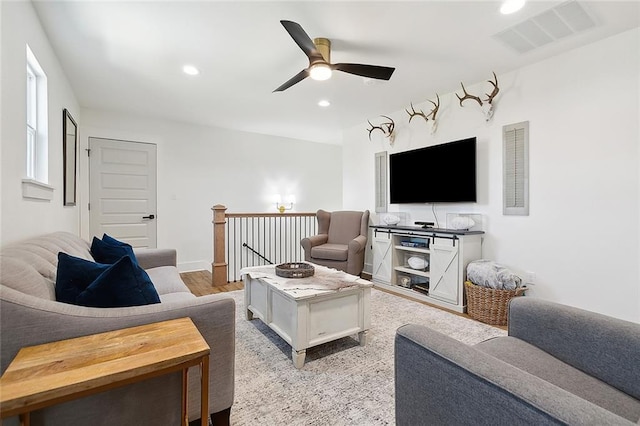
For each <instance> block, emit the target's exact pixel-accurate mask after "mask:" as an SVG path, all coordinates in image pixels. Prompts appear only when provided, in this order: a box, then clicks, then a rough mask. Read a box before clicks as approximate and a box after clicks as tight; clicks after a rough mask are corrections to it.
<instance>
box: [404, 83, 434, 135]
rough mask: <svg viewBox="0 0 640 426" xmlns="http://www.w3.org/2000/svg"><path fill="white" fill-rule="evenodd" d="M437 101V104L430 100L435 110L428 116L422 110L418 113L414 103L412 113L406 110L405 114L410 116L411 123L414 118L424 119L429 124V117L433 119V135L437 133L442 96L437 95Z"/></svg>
mask: <svg viewBox="0 0 640 426" xmlns="http://www.w3.org/2000/svg"><path fill="white" fill-rule="evenodd" d="M436 99H437V103H436V102H433V101H432V100H430V99H429V102H431V103H432V104H433V109H432V110H431V111H429V113H428V114H425V113H424V111H422V110H418V111H416V109H415V107H414V106H413V102H412V103H411V111H409V110H408V109H405V112H406V113H407V114H409V123H411V120H413V117H418V116H419V117H422V118H424V121H426V122H429V117H431V120H432V121H433V123H432V124H431V133H432V134H433V133H434V132H435V131H436V125H437V123H436V116H437V114H438V110H439V109H440V96H439V95H438V94H437V93H436Z"/></svg>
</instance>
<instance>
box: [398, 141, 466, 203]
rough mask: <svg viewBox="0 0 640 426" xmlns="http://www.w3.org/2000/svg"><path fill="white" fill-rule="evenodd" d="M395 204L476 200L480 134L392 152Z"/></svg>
mask: <svg viewBox="0 0 640 426" xmlns="http://www.w3.org/2000/svg"><path fill="white" fill-rule="evenodd" d="M389 186H390V188H389V192H390V202H391V204H407V203H456V202H475V201H476V138H468V139H462V140H459V141H454V142H449V143H443V144H440V145H433V146H428V147H425V148H419V149H414V150H411V151H404V152H398V153H395V154H391V155H390V156H389Z"/></svg>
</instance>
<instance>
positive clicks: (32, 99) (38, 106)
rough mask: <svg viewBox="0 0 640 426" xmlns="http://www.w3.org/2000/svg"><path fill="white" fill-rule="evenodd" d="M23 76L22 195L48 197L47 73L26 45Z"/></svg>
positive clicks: (49, 191)
mask: <svg viewBox="0 0 640 426" xmlns="http://www.w3.org/2000/svg"><path fill="white" fill-rule="evenodd" d="M26 80H27V87H26V108H27V111H26V141H25V154H26V155H25V158H26V164H25V178H26V179H23V181H22V196H23V197H25V198H35V199H44V200H51V199H52V198H53V188H52V187H51V186H49V185H48V182H49V158H48V157H49V143H48V118H47V117H48V112H47V76H46V75H45V73H44V71H43V70H42V67H41V66H40V64H39V63H38V60H37V59H36V57H35V55H34V54H33V52H32V51H31V49H30V48H29V46H27V69H26Z"/></svg>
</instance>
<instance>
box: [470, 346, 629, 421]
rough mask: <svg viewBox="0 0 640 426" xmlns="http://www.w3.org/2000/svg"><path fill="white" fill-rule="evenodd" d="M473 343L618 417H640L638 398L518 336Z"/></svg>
mask: <svg viewBox="0 0 640 426" xmlns="http://www.w3.org/2000/svg"><path fill="white" fill-rule="evenodd" d="M474 347H475V348H477V349H479V350H481V351H482V352H485V353H487V354H489V355H492V356H494V357H495V358H498V359H500V360H502V361H504V362H507V363H508V364H511V365H513V366H514V367H517V368H519V369H521V370H523V371H526V372H527V373H530V374H532V375H534V376H536V377H539V378H541V379H543V380H545V381H547V382H549V383H551V384H553V385H555V386H558V387H559V388H562V389H564V390H566V391H568V392H571V393H572V394H574V395H577V396H579V397H580V398H583V399H585V400H587V401H589V402H591V403H593V404H596V405H598V406H600V407H602V408H604V409H606V410H609V411H611V412H613V413H616V414H617V415H619V416H621V417H624V418H626V419H628V420H631V421H633V422H636V421H638V419H640V401H638V400H637V399H635V398H633V397H632V396H630V395H628V394H626V393H624V392H622V391H619V390H618V389H616V388H614V387H613V386H610V385H608V384H607V383H604V382H602V381H600V380H598V379H596V378H595V377H593V376H590V375H588V374H586V373H584V372H582V371H581V370H578V369H577V368H575V367H572V366H571V365H569V364H566V363H564V362H562V361H560V360H559V359H557V358H555V357H554V356H552V355H549V354H548V353H547V352H544V351H543V350H541V349H539V348H537V347H535V346H533V345H530V344H529V343H526V342H524V341H522V340H520V339H518V338H515V337H510V336H505V337H497V338H494V339H489V340H486V341H484V342H481V343H478V344H477V345H475V346H474ZM611 362H616V361H615V360H611Z"/></svg>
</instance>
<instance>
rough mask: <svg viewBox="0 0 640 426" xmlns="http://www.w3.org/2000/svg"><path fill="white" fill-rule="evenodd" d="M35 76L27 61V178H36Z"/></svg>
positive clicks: (36, 99) (36, 108) (36, 115)
mask: <svg viewBox="0 0 640 426" xmlns="http://www.w3.org/2000/svg"><path fill="white" fill-rule="evenodd" d="M37 94H38V89H37V77H36V73H35V72H34V71H33V68H32V67H31V65H29V63H28V62H27V178H29V179H36V162H37V156H36V141H37V139H38V111H37V110H38V96H37Z"/></svg>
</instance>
